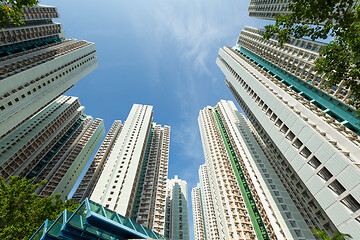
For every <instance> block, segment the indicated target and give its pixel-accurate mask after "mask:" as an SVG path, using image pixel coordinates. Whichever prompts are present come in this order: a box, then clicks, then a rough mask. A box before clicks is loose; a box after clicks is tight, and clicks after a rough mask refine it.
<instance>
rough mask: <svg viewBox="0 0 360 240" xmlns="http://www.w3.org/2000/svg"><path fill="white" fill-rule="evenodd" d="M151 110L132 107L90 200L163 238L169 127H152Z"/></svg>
mask: <svg viewBox="0 0 360 240" xmlns="http://www.w3.org/2000/svg"><path fill="white" fill-rule="evenodd" d="M152 109H153V107H152V106H147V105H139V104H135V105H134V106H133V107H132V109H131V111H130V114H129V116H128V118H127V119H126V121H125V123H124V125H123V127H122V130H121V132H119V133H118V136H117V137H116V139H115V141H114V143H113V144H112V146H111V150H110V153H109V154H108V156H107V160H106V164H105V165H104V166H103V170H102V172H101V174H100V177H99V178H98V180H97V183H96V185H95V188H94V190H93V191H92V194H91V196H90V199H91V200H93V201H95V202H97V203H99V204H101V205H103V206H105V207H106V208H109V209H111V210H114V211H116V212H118V213H119V214H121V215H124V216H125V217H129V218H131V219H134V220H136V222H138V223H140V224H142V225H144V226H145V227H148V228H150V229H152V230H154V231H156V232H158V233H160V234H163V232H164V228H165V210H166V179H167V168H168V161H169V142H170V127H169V126H164V127H162V126H160V125H158V124H156V123H153V122H152V118H153V111H152Z"/></svg>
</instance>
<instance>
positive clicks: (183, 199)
mask: <svg viewBox="0 0 360 240" xmlns="http://www.w3.org/2000/svg"><path fill="white" fill-rule="evenodd" d="M164 237H166V238H169V239H178V240H181V239H186V240H189V239H190V234H189V210H188V191H187V183H186V181H184V180H181V179H179V178H178V176H177V175H175V177H174V178H173V179H168V180H167V196H166V217H165V234H164Z"/></svg>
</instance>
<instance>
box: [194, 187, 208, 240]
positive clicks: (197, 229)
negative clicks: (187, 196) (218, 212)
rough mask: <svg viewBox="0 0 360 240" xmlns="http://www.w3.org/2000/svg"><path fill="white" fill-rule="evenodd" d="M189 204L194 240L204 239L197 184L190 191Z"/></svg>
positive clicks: (199, 192) (203, 224)
mask: <svg viewBox="0 0 360 240" xmlns="http://www.w3.org/2000/svg"><path fill="white" fill-rule="evenodd" d="M191 202H192V212H193V226H194V234H195V240H202V239H206V232H205V221H204V211H203V206H202V202H201V187H200V184H199V183H198V184H197V186H196V187H194V188H193V189H192V190H191Z"/></svg>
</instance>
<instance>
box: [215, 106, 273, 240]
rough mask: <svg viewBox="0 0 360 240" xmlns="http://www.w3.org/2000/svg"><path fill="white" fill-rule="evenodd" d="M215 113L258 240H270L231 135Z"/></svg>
mask: <svg viewBox="0 0 360 240" xmlns="http://www.w3.org/2000/svg"><path fill="white" fill-rule="evenodd" d="M214 113H215V118H216V122H217V124H218V126H219V129H220V132H221V136H222V138H223V140H224V143H225V147H226V151H227V153H228V155H229V158H230V161H231V165H232V167H233V169H234V172H235V175H236V178H237V180H238V183H239V185H240V190H241V193H242V195H243V199H244V202H245V205H246V207H247V209H248V212H249V215H250V219H251V222H252V223H253V226H254V228H255V232H256V235H257V239H258V240H270V237H269V235H268V233H267V231H266V228H265V225H264V222H263V220H262V218H261V215H260V213H259V210H258V208H257V206H256V203H255V200H254V198H253V196H252V193H251V190H250V188H249V185H248V183H247V180H246V178H245V175H244V172H243V170H242V168H241V165H240V163H239V161H238V159H237V157H236V153H235V150H234V148H233V146H232V144H231V141H230V138H229V135H228V134H227V131H226V129H225V126H224V123H223V121H222V119H221V116H220V113H219V110H218V109H217V107H214Z"/></svg>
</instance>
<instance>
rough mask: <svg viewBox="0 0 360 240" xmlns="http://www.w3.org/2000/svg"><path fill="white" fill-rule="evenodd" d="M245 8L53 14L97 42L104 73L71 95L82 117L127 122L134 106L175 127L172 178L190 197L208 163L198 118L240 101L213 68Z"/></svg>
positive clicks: (137, 1) (76, 2)
mask: <svg viewBox="0 0 360 240" xmlns="http://www.w3.org/2000/svg"><path fill="white" fill-rule="evenodd" d="M248 2H249V1H247V0H227V1H221V0H210V1H209V0H171V1H170V0H152V1H149V0H132V1H123V0H107V1H94V0H73V1H70V0H61V1H49V0H46V1H41V4H46V5H53V6H56V7H57V8H58V10H59V13H60V16H61V18H60V19H57V20H56V21H57V22H61V23H62V24H63V28H64V30H65V33H66V37H67V38H76V39H84V40H87V41H91V42H94V43H95V44H96V49H97V57H98V63H99V67H98V68H97V69H96V70H95V71H94V72H92V73H91V74H89V75H88V76H87V77H85V78H83V79H82V80H80V81H79V82H78V83H77V84H76V86H75V87H73V88H72V89H71V90H70V91H68V92H67V93H66V94H67V95H72V96H77V97H79V99H80V102H81V103H82V105H84V106H85V107H86V110H85V113H86V114H88V115H92V116H93V117H94V118H97V117H98V118H102V119H104V121H105V128H106V131H108V129H109V128H110V126H111V124H112V123H113V121H114V120H117V119H120V120H125V119H126V117H127V115H128V113H129V112H130V109H131V107H132V105H133V104H134V103H139V104H148V105H153V106H154V121H155V122H157V123H159V124H162V125H165V124H166V125H169V126H171V138H170V160H169V173H168V176H169V178H173V177H174V175H175V174H177V175H179V178H181V179H184V180H186V181H187V182H188V191H189V211H190V219H189V220H190V228H191V232H190V235H191V239H193V238H194V237H193V232H192V214H191V203H190V202H191V201H190V199H191V198H190V192H191V189H192V188H193V187H194V186H195V185H196V183H197V182H198V168H199V165H200V164H203V163H204V156H203V151H202V145H201V139H200V134H199V130H198V123H197V117H198V114H199V111H200V110H201V109H203V108H204V107H206V106H208V105H210V106H214V105H216V103H217V102H218V101H219V100H220V99H225V100H233V101H234V102H235V99H234V98H233V96H232V95H231V93H230V91H229V90H228V89H227V87H226V85H225V82H224V75H223V74H222V73H221V71H220V70H219V68H218V67H217V66H216V63H215V60H216V57H217V54H218V51H219V48H220V47H223V46H233V45H234V44H235V43H236V40H237V37H238V35H239V33H240V31H241V30H242V29H243V28H244V26H245V25H249V26H253V27H262V26H263V25H264V24H267V23H269V22H267V21H262V20H258V19H255V18H249V17H248V12H247V7H248Z"/></svg>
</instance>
